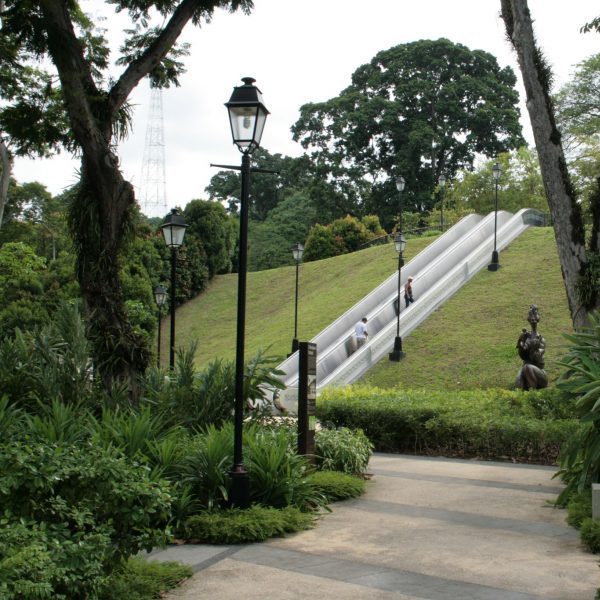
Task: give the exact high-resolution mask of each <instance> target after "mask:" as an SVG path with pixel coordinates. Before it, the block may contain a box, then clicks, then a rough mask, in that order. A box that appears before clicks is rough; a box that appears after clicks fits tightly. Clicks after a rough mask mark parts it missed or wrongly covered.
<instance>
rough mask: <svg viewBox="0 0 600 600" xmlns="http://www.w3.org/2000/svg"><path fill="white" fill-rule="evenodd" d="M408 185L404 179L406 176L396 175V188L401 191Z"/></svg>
mask: <svg viewBox="0 0 600 600" xmlns="http://www.w3.org/2000/svg"><path fill="white" fill-rule="evenodd" d="M405 185H406V181H404V177H396V189H397V190H398V191H399V192H402V191H403V190H404V186H405Z"/></svg>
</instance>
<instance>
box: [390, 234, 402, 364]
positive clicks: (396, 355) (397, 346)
mask: <svg viewBox="0 0 600 600" xmlns="http://www.w3.org/2000/svg"><path fill="white" fill-rule="evenodd" d="M394 245H395V246H396V252H397V253H398V315H397V320H396V337H395V339H394V350H393V351H392V352H390V353H389V358H390V360H393V361H394V362H400V359H402V358H404V356H405V354H404V352H403V351H402V338H401V337H400V312H401V310H402V309H401V306H402V296H401V291H402V290H401V287H400V278H401V275H402V265H403V264H404V257H403V252H404V248H406V239H405V238H404V234H403V233H402V232H400V233H397V234H396V235H395V237H394Z"/></svg>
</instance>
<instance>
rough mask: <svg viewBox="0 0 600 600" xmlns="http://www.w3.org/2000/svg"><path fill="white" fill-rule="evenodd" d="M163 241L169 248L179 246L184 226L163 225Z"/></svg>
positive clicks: (181, 242) (181, 241)
mask: <svg viewBox="0 0 600 600" xmlns="http://www.w3.org/2000/svg"><path fill="white" fill-rule="evenodd" d="M162 230H163V234H164V236H165V242H166V244H167V246H168V247H169V248H179V246H181V245H182V244H183V236H184V235H185V227H181V226H179V225H165V226H163V228H162Z"/></svg>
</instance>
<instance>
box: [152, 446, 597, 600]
mask: <svg viewBox="0 0 600 600" xmlns="http://www.w3.org/2000/svg"><path fill="white" fill-rule="evenodd" d="M369 470H370V471H371V472H372V473H373V474H374V477H373V479H372V480H371V481H370V482H369V484H368V486H367V493H366V494H365V495H364V496H362V497H361V498H358V499H355V500H350V501H346V502H341V503H337V504H335V505H334V507H333V512H332V513H331V514H326V515H325V516H324V517H323V518H322V519H321V521H320V523H319V524H318V526H317V527H316V528H315V529H313V530H311V531H305V532H301V533H298V534H295V535H292V536H289V537H286V538H281V539H273V540H270V541H269V542H266V543H262V544H251V545H241V546H205V545H199V546H192V545H189V546H175V547H171V548H169V549H167V550H164V551H159V552H155V553H153V555H152V558H155V559H158V560H179V561H182V562H185V563H188V564H190V565H191V566H192V567H193V569H194V576H193V577H192V578H191V579H190V580H188V581H187V582H186V583H185V584H184V585H183V586H182V587H180V588H178V589H177V590H175V591H173V592H172V593H171V594H169V595H168V596H167V598H168V599H169V600H180V599H182V598H183V599H188V600H189V599H199V598H202V599H207V600H209V599H210V600H291V599H300V598H302V599H303V598H317V599H319V600H322V599H338V598H339V599H352V600H354V599H358V600H363V599H364V600H375V599H378V600H379V599H380V600H384V599H386V600H387V599H389V600H392V599H394V600H547V599H552V600H593V598H594V595H595V592H596V589H597V588H598V587H600V570H599V568H598V564H597V563H598V559H597V557H596V556H594V555H592V554H588V553H586V552H584V551H583V550H582V549H581V547H580V544H579V537H578V533H577V532H576V531H574V530H573V529H571V528H570V527H568V526H567V525H566V523H565V516H566V512H565V511H564V510H559V509H555V508H553V507H552V506H551V505H550V502H551V501H553V500H554V499H555V498H556V495H557V493H558V492H559V491H560V487H561V484H560V483H559V482H558V481H557V480H553V479H551V477H552V475H553V473H554V471H553V469H550V468H546V467H539V466H531V465H511V464H507V463H492V462H478V461H467V460H450V459H433V458H423V457H413V456H404V455H400V456H399V455H389V454H377V455H375V456H374V457H373V458H372V459H371V463H370V469H369Z"/></svg>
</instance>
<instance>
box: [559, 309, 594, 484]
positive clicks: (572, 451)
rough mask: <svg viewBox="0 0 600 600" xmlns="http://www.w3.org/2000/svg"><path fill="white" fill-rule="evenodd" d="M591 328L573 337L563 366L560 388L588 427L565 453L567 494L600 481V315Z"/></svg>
mask: <svg viewBox="0 0 600 600" xmlns="http://www.w3.org/2000/svg"><path fill="white" fill-rule="evenodd" d="M590 321H591V326H590V327H587V328H583V329H582V330H581V331H578V332H576V333H574V334H571V335H565V337H566V338H567V340H569V342H570V343H571V347H570V349H569V352H568V353H567V355H566V357H565V358H564V360H563V361H562V362H561V363H560V364H562V365H563V366H565V367H566V370H565V371H564V372H563V374H562V375H561V376H560V378H559V380H558V383H557V385H558V387H559V388H560V389H562V390H563V391H564V392H565V393H566V394H567V395H568V396H570V397H571V398H572V399H573V403H574V408H575V411H576V414H577V416H578V417H580V419H581V422H582V423H583V424H584V426H583V427H582V430H581V431H580V432H579V434H578V435H577V436H574V437H573V438H572V439H571V440H569V444H568V445H567V446H566V447H565V449H564V451H563V452H562V453H561V457H560V466H561V476H562V477H563V479H564V480H565V481H566V483H567V489H566V490H565V492H564V494H567V495H568V494H569V493H570V492H571V490H572V489H577V490H579V491H581V490H583V489H584V488H585V487H589V486H590V485H591V483H597V482H600V427H599V426H598V423H599V419H600V402H599V400H600V316H599V315H598V314H597V313H595V314H591V315H590Z"/></svg>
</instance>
